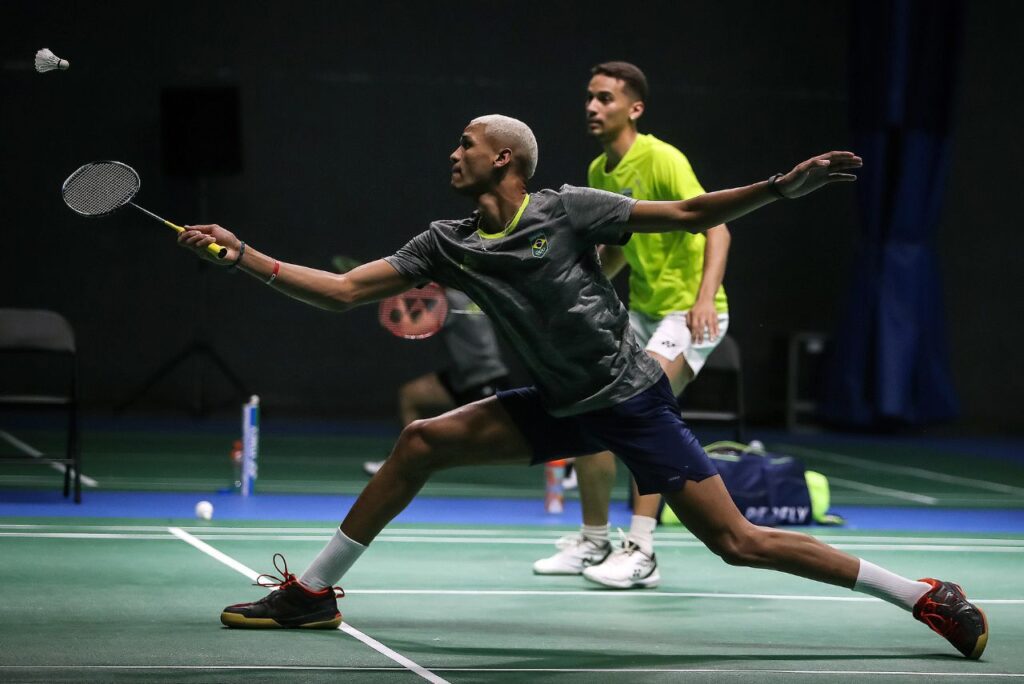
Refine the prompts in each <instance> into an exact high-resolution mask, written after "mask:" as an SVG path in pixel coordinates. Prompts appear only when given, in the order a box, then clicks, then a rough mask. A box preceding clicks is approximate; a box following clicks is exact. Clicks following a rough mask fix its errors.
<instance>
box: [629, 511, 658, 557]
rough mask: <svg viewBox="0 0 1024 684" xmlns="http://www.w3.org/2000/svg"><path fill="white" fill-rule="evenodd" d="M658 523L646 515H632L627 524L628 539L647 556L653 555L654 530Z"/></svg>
mask: <svg viewBox="0 0 1024 684" xmlns="http://www.w3.org/2000/svg"><path fill="white" fill-rule="evenodd" d="M657 526H658V521H657V520H655V519H654V518H648V517H647V516H646V515H634V516H633V520H632V521H631V522H630V523H629V539H630V540H631V541H632V542H633V543H634V544H636V545H637V546H639V547H640V550H641V551H643V552H644V553H646V554H647V555H648V556H650V555H651V554H653V553H654V528H655V527H657Z"/></svg>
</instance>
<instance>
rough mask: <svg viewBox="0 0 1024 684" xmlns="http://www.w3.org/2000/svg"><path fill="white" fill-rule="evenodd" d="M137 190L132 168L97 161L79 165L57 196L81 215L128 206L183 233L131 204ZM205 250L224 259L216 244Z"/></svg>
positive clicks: (139, 184) (139, 183) (137, 180)
mask: <svg viewBox="0 0 1024 684" xmlns="http://www.w3.org/2000/svg"><path fill="white" fill-rule="evenodd" d="M140 187H142V180H141V179H140V178H139V174H137V173H136V172H135V169H133V168H132V167H130V166H128V165H127V164H123V163H121V162H116V161H97V162H90V163H88V164H85V165H83V166H80V167H79V168H78V170H77V171H75V172H74V173H73V174H71V175H70V176H68V179H67V180H66V181H64V185H63V186H61V190H60V193H61V196H62V197H63V198H64V203H65V204H67V205H68V206H69V207H70V208H71V210H72V211H74V212H75V213H76V214H80V215H82V216H106V215H107V214H110V213H113V212H114V211H116V210H118V209H120V208H121V207H123V206H125V205H126V204H130V205H131V206H133V207H135V208H136V209H138V210H139V211H141V212H142V213H143V214H145V215H146V216H149V217H151V218H154V219H156V220H157V221H159V222H160V223H163V224H164V225H166V226H169V227H171V228H173V229H174V230H175V231H177V232H178V233H183V232H184V231H185V229H184V228H182V227H181V226H179V225H176V224H174V223H171V222H170V221H168V220H167V219H164V218H160V217H159V216H157V215H156V214H154V213H153V212H151V211H149V210H147V209H143V208H142V207H140V206H139V205H138V204H135V203H134V202H132V198H133V197H135V195H136V193H138V192H139V188H140ZM206 249H208V250H209V251H210V253H211V254H213V255H214V256H216V257H217V258H218V259H223V258H224V257H225V255H227V253H228V250H227V249H226V248H225V247H221V246H220V245H218V244H217V243H216V242H215V243H213V244H211V245H207V247H206Z"/></svg>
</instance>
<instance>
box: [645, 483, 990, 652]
mask: <svg viewBox="0 0 1024 684" xmlns="http://www.w3.org/2000/svg"><path fill="white" fill-rule="evenodd" d="M665 500H666V502H667V503H668V505H669V506H671V507H672V510H673V511H675V513H676V515H678V516H679V519H680V520H681V521H682V522H683V523H684V524H685V525H686V527H687V528H688V529H689V530H690V531H691V532H692V533H693V534H694V535H695V536H696V537H697V538H698V539H700V540H701V541H702V542H704V544H706V545H707V547H708V548H709V549H710V550H711V551H713V552H714V553H715V554H717V555H718V556H720V557H721V558H722V559H723V560H724V561H725V562H726V563H729V564H730V565H740V566H748V567H754V568H768V569H772V570H779V571H781V572H786V573H789V574H792V575H799V576H801V577H806V578H808V579H812V580H817V581H819V582H827V583H829V584H834V585H837V586H841V587H846V588H848V589H853V590H855V591H860V592H863V593H866V594H869V595H871V596H875V597H877V598H881V599H883V600H886V601H888V602H890V603H892V604H894V605H897V606H900V607H901V608H904V609H905V610H909V611H912V613H913V616H914V617H915V618H917V619H918V620H920V621H921V622H924V623H925V624H926V625H928V626H929V627H930V628H931V629H933V630H934V631H935V632H937V633H938V634H940V635H941V636H943V637H945V638H946V639H947V640H948V641H949V642H950V643H951V644H953V646H954V647H955V648H956V649H957V650H958V651H960V653H962V654H963V655H964V656H966V657H968V658H979V657H981V654H982V652H983V651H984V650H985V646H986V645H987V643H988V624H987V621H986V619H985V614H984V613H983V612H982V611H981V610H980V609H979V608H978V607H977V606H975V605H974V604H972V603H969V602H968V601H967V597H966V596H965V595H964V593H963V590H962V589H961V588H960V587H959V586H958V585H956V584H952V583H949V582H941V581H939V580H934V579H930V578H929V579H925V580H919V581H913V580H909V579H906V578H904V577H900V576H899V575H896V574H894V573H891V572H889V571H888V570H885V569H884V568H880V567H878V566H877V565H874V564H873V563H869V562H867V561H864V560H861V559H858V558H855V557H854V556H851V555H849V554H847V553H844V552H842V551H840V550H839V549H836V548H834V547H831V546H829V545H827V544H824V543H822V542H821V541H819V540H817V539H815V538H814V537H811V536H810V535H806V534H801V533H797V532H789V531H785V530H777V529H772V528H768V527H760V526H757V525H754V524H752V523H750V522H749V521H748V520H747V519H746V518H744V517H743V515H742V514H741V513H740V511H739V510H738V509H737V508H736V505H735V504H734V503H733V501H732V499H731V498H730V497H729V493H728V491H726V489H725V485H724V484H722V478H721V477H720V476H718V475H714V476H712V477H709V478H707V479H704V480H702V481H700V482H693V481H690V482H687V483H686V486H685V487H684V488H683V489H682V490H679V491H677V492H672V493H668V494H665Z"/></svg>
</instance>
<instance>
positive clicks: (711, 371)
mask: <svg viewBox="0 0 1024 684" xmlns="http://www.w3.org/2000/svg"><path fill="white" fill-rule="evenodd" d="M712 378H714V380H712ZM711 385H715V386H716V387H717V388H718V390H719V391H718V392H716V393H713V392H710V391H709V390H710V387H711ZM712 395H717V396H716V401H714V402H711V401H709V399H710V398H711V396H712ZM680 404H682V406H684V407H685V408H684V410H683V411H682V413H681V415H682V417H683V420H685V421H687V422H690V423H730V424H732V426H733V430H734V431H735V438H736V441H737V442H742V441H744V436H745V429H744V418H745V412H744V405H743V364H742V361H741V358H740V347H739V345H738V344H737V343H736V340H735V339H733V338H732V337H730V336H728V335H726V336H725V337H723V338H722V341H721V342H720V343H719V344H718V346H717V347H716V348H715V351H713V352H711V356H709V357H708V360H707V362H706V363H705V364H704V368H703V369H701V372H700V375H698V376H697V379H696V380H695V381H694V382H693V386H692V387H687V388H686V391H685V392H684V393H683V395H682V397H681V399H680Z"/></svg>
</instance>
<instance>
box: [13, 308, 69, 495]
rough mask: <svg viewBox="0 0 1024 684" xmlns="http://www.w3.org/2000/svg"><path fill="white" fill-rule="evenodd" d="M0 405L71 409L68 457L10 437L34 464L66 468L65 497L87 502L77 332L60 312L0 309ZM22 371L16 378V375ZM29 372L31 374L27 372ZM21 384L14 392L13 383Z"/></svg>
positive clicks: (14, 458) (15, 459) (21, 461)
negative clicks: (80, 430)
mask: <svg viewBox="0 0 1024 684" xmlns="http://www.w3.org/2000/svg"><path fill="white" fill-rule="evenodd" d="M0 357H2V358H3V362H4V363H3V365H2V366H0V372H2V373H3V375H2V376H0V409H7V408H11V409H22V410H32V411H35V410H52V409H59V410H63V411H66V412H67V436H66V449H65V454H64V456H63V457H55V456H47V455H45V454H40V453H39V452H36V451H35V450H33V449H31V448H30V447H27V446H26V445H24V444H22V443H21V442H19V441H18V440H17V439H15V438H14V437H13V436H11V435H10V434H8V433H6V432H0V436H3V437H4V439H5V441H7V442H9V443H11V444H14V445H15V446H18V447H19V449H20V450H21V451H23V452H25V454H26V455H28V456H30V457H32V461H28V462H33V463H40V464H44V465H51V464H58V465H62V466H63V470H64V496H65V497H67V496H68V495H69V494H70V491H71V480H72V473H74V483H75V485H74V489H75V503H81V502H82V463H81V449H80V446H79V435H78V361H77V357H76V354H75V333H74V331H73V330H72V329H71V325H70V324H69V323H68V321H67V320H66V319H65V318H64V317H63V316H61V315H60V314H58V313H56V312H53V311H46V310H43V309H0ZM15 376H17V377H15ZM26 376H28V377H26ZM15 385H17V389H16V390H13V391H12V387H14V386H15ZM11 462H17V463H26V460H25V458H24V457H23V456H22V457H2V458H0V463H11Z"/></svg>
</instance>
